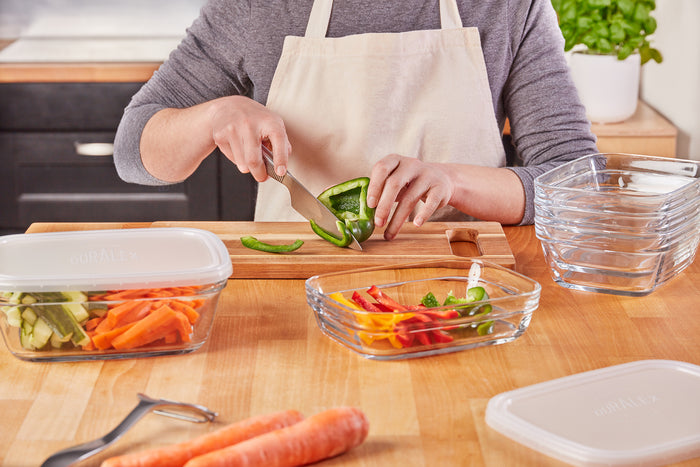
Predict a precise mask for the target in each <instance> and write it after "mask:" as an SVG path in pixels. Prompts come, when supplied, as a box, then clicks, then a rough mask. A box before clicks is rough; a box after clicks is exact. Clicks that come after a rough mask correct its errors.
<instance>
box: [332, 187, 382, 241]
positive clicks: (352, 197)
mask: <svg viewBox="0 0 700 467" xmlns="http://www.w3.org/2000/svg"><path fill="white" fill-rule="evenodd" d="M367 187H369V178H367V177H359V178H354V179H352V180H348V181H347V182H343V183H340V184H338V185H335V186H333V187H330V188H328V189H327V190H326V191H324V192H323V193H321V194H320V195H319V196H318V199H319V201H321V202H322V203H323V204H325V205H326V206H327V207H328V209H330V210H331V211H332V212H333V214H335V216H336V217H337V218H338V219H340V220H341V221H343V222H344V223H345V225H346V226H347V228H348V229H349V230H350V233H352V236H353V237H355V239H357V241H358V242H360V243H362V242H364V241H365V240H367V239H368V238H369V237H370V236H371V235H372V233H373V232H374V208H370V207H369V206H367Z"/></svg>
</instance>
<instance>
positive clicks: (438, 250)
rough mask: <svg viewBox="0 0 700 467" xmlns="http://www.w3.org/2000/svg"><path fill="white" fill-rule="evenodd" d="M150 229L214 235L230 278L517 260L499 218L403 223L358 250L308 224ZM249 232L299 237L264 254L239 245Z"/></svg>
mask: <svg viewBox="0 0 700 467" xmlns="http://www.w3.org/2000/svg"><path fill="white" fill-rule="evenodd" d="M151 227H194V228H198V229H203V230H208V231H210V232H213V233H214V234H216V235H217V236H218V237H219V238H221V240H222V241H223V242H224V244H225V245H226V248H228V251H229V252H230V254H231V261H232V263H233V275H232V276H231V277H234V278H270V279H272V278H287V279H294V278H307V277H310V276H312V275H315V274H324V273H328V272H334V271H339V270H346V269H354V268H360V267H369V266H380V265H386V264H392V263H406V262H414V261H423V260H428V259H434V258H440V257H455V256H462V257H464V256H468V257H478V258H481V259H484V260H486V261H490V262H494V263H497V264H500V265H503V266H506V267H513V266H514V265H515V259H514V257H513V254H512V252H511V250H510V247H509V246H508V240H507V239H506V236H505V234H504V233H503V229H502V228H501V225H500V224H499V223H497V222H431V223H427V224H424V225H423V226H422V227H416V226H414V225H413V224H406V225H405V226H404V227H403V228H402V229H401V231H400V233H399V235H398V236H397V237H396V238H395V239H394V240H392V241H386V240H384V238H383V237H382V234H381V232H375V233H374V235H372V237H370V238H369V239H368V240H367V241H365V242H363V243H362V251H357V250H353V249H350V248H339V247H337V246H335V245H333V244H331V243H329V242H327V241H325V240H323V239H322V238H321V237H319V236H318V235H316V234H315V233H314V232H313V231H312V230H311V227H310V226H309V224H308V223H307V222H154V223H153V224H151ZM245 235H251V236H253V237H255V238H257V239H258V240H260V241H262V242H265V243H271V244H287V243H292V242H294V241H295V240H297V239H301V240H303V241H304V245H303V246H302V247H301V248H300V249H298V250H296V251H294V252H292V253H284V254H280V253H268V252H264V251H257V250H251V249H250V248H247V247H245V246H243V244H242V243H241V237H243V236H245Z"/></svg>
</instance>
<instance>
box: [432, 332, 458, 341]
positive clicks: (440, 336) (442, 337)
mask: <svg viewBox="0 0 700 467" xmlns="http://www.w3.org/2000/svg"><path fill="white" fill-rule="evenodd" d="M433 339H434V340H435V342H437V343H440V344H445V343H447V342H452V341H453V340H455V339H454V337H452V336H450V335H449V334H448V333H446V332H445V331H443V330H442V329H434V330H433Z"/></svg>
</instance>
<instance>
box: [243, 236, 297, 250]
mask: <svg viewBox="0 0 700 467" xmlns="http://www.w3.org/2000/svg"><path fill="white" fill-rule="evenodd" d="M241 243H242V244H243V246H245V247H248V248H250V249H251V250H259V251H267V252H268V253H289V252H290V251H294V250H298V249H299V248H301V246H302V245H303V244H304V242H303V240H297V241H295V242H294V243H290V244H288V245H272V244H270V243H265V242H261V241H260V240H258V239H257V238H255V237H251V236H250V235H248V236H245V237H241Z"/></svg>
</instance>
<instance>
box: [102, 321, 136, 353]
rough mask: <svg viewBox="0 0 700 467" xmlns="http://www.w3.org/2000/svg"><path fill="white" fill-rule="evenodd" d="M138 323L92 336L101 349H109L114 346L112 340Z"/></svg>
mask: <svg viewBox="0 0 700 467" xmlns="http://www.w3.org/2000/svg"><path fill="white" fill-rule="evenodd" d="M135 324H136V323H135V322H133V323H129V324H125V325H124V326H121V327H118V328H115V329H112V330H110V331H107V332H102V333H98V334H95V335H93V336H92V343H93V344H94V345H95V347H96V348H98V349H100V350H107V349H109V348H110V347H112V341H113V340H114V339H115V338H117V337H118V336H121V335H122V334H124V333H125V332H126V331H127V330H129V329H131V328H132V327H133V326H134V325H135Z"/></svg>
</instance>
